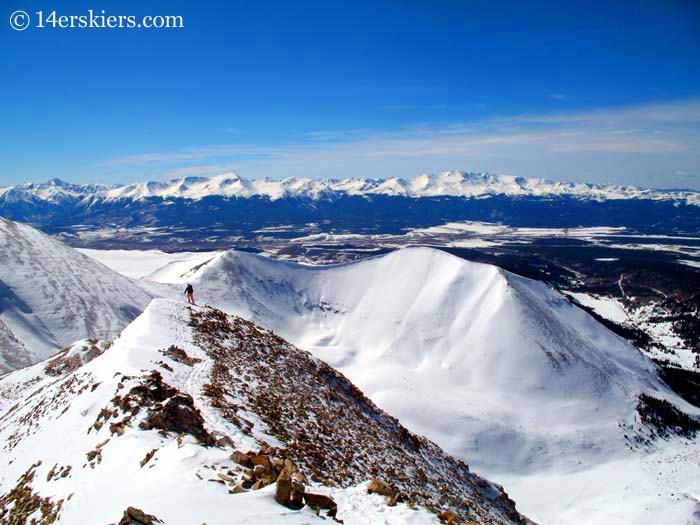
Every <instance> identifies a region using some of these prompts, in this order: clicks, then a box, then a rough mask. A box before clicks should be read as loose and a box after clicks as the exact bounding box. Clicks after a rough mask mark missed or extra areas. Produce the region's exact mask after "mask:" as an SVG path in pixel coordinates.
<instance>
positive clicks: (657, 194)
mask: <svg viewBox="0 0 700 525" xmlns="http://www.w3.org/2000/svg"><path fill="white" fill-rule="evenodd" d="M357 195H360V196H361V195H386V196H395V197H413V198H420V197H446V196H449V197H482V196H491V195H508V196H511V197H553V196H573V197H577V198H582V199H595V200H614V199H654V200H675V201H680V202H685V203H687V204H696V205H700V192H693V191H690V190H653V189H643V188H638V187H636V186H620V185H614V184H590V183H572V182H556V181H552V180H548V179H539V178H524V177H515V176H511V175H494V174H490V173H472V172H462V171H446V172H443V173H440V174H438V175H431V174H423V175H419V176H417V177H415V178H413V179H402V178H397V177H391V178H388V179H361V178H349V179H342V180H339V179H306V178H297V177H291V178H287V179H284V180H279V181H278V180H271V179H264V180H249V179H245V178H243V177H240V176H238V175H236V174H234V173H225V174H222V175H217V176H215V177H184V178H180V179H173V180H169V181H164V182H155V181H149V182H138V183H134V184H127V185H113V186H106V185H99V184H84V185H76V184H71V183H69V182H65V181H62V180H60V179H52V180H50V181H48V182H45V183H42V184H34V183H24V184H19V185H17V186H10V187H6V188H0V199H2V201H3V202H6V203H12V202H31V201H35V200H41V201H46V202H53V203H63V202H82V203H84V204H89V203H93V202H95V200H101V201H119V200H123V199H130V200H141V199H147V198H151V197H160V198H163V199H192V200H200V199H203V198H206V197H212V196H218V197H228V198H249V197H254V196H259V197H267V198H269V199H270V200H278V199H284V198H303V199H311V200H322V199H331V200H332V199H337V198H339V197H343V196H357Z"/></svg>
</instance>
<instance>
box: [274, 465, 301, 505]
mask: <svg viewBox="0 0 700 525" xmlns="http://www.w3.org/2000/svg"><path fill="white" fill-rule="evenodd" d="M304 491H305V487H304V485H303V484H302V483H300V482H299V481H297V480H294V479H292V476H290V475H289V474H287V473H286V472H285V471H282V472H281V473H280V475H279V476H278V477H277V487H276V490H275V501H276V502H277V503H279V504H280V505H284V506H285V507H289V508H291V509H300V508H302V507H303V506H304Z"/></svg>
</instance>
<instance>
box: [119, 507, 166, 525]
mask: <svg viewBox="0 0 700 525" xmlns="http://www.w3.org/2000/svg"><path fill="white" fill-rule="evenodd" d="M156 523H163V522H162V521H160V520H159V519H158V518H156V517H155V516H152V515H151V514H146V513H145V512H144V511H142V510H141V509H137V508H135V507H128V508H127V509H126V510H125V511H124V515H123V516H122V519H121V521H120V522H119V525H155V524H156Z"/></svg>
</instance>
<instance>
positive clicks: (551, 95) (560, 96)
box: [547, 93, 569, 100]
mask: <svg viewBox="0 0 700 525" xmlns="http://www.w3.org/2000/svg"><path fill="white" fill-rule="evenodd" d="M547 98H551V99H552V100H569V96H568V95H565V94H564V93H549V94H548V95H547Z"/></svg>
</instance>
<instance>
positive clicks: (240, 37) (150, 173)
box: [0, 0, 700, 189]
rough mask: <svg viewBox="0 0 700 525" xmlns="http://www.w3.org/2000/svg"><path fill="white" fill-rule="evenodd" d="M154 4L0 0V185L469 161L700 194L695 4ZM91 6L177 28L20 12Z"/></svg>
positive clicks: (351, 172)
mask: <svg viewBox="0 0 700 525" xmlns="http://www.w3.org/2000/svg"><path fill="white" fill-rule="evenodd" d="M145 4H146V2H143V1H139V2H136V1H130V0H120V1H119V2H117V1H115V0H92V1H91V2H70V1H62V2H60V3H57V2H49V1H46V2H37V1H30V0H9V2H5V3H4V5H3V20H2V23H1V24H0V45H1V47H2V49H3V57H2V60H0V78H2V79H3V81H2V83H0V133H1V134H2V139H3V140H2V141H1V142H0V185H8V184H14V183H18V182H22V181H28V180H33V181H41V180H46V179H49V178H52V177H60V178H64V179H67V180H70V181H74V182H109V183H114V182H132V181H137V180H144V179H164V178H171V177H177V176H182V175H210V174H215V173H221V172H224V171H236V172H238V173H240V174H241V175H243V176H246V177H249V178H260V177H265V176H269V177H273V178H283V177H287V176H292V175H294V176H312V177H346V176H358V177H388V176H403V177H411V176H414V175H417V174H419V173H421V172H437V171H441V170H445V169H464V170H474V171H492V172H497V173H511V174H516V175H524V176H544V177H549V178H553V179H561V180H587V181H592V182H603V181H612V182H619V183H625V184H630V183H631V184H639V185H643V186H654V187H692V188H698V189H700V3H698V2H697V1H696V0H666V1H661V0H659V1H651V0H650V1H648V2H639V1H634V2H632V1H630V2H626V1H615V2H610V1H605V2H603V1H601V2H597V1H588V2H576V1H573V2H554V1H550V2H537V1H531V2H522V1H518V2H494V1H490V2H486V1H483V2H482V1H449V0H443V1H441V2H428V1H415V0H404V1H401V2H399V1H397V2H391V1H384V2H377V1H374V2H364V1H355V2H334V1H325V2H318V1H314V2H309V1H295V2H245V3H243V2H240V3H239V2H235V1H232V2H196V3H195V2H181V1H170V2H148V5H145ZM252 4H256V5H252ZM88 9H93V10H94V11H96V12H99V11H101V10H103V9H104V10H105V11H106V14H107V15H135V16H137V17H138V18H139V19H140V18H141V17H143V16H146V15H179V16H182V18H183V21H184V28H182V29H160V30H156V29H150V30H146V29H79V28H75V29H60V28H51V27H46V28H44V29H39V28H37V27H34V26H30V27H29V28H28V29H26V30H25V31H21V32H18V31H13V30H12V29H11V28H10V26H9V24H8V20H9V17H10V14H11V13H13V12H14V11H16V10H24V11H26V12H27V13H29V15H30V17H33V18H34V20H36V16H37V15H36V11H39V10H43V11H44V16H45V17H46V16H48V13H50V12H51V11H52V10H56V12H57V15H59V16H60V15H84V14H86V13H87V10H88Z"/></svg>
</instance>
